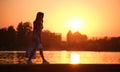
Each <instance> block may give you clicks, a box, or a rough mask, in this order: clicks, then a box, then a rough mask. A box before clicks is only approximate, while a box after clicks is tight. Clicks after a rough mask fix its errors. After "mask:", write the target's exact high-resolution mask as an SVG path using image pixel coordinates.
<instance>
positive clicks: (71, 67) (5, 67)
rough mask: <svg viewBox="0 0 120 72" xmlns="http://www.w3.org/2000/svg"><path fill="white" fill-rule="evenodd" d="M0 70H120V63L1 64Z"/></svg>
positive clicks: (22, 71)
mask: <svg viewBox="0 0 120 72" xmlns="http://www.w3.org/2000/svg"><path fill="white" fill-rule="evenodd" d="M0 72H120V64H76V65H73V64H49V65H43V64H33V65H27V64H1V65H0Z"/></svg>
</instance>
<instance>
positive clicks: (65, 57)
mask: <svg viewBox="0 0 120 72" xmlns="http://www.w3.org/2000/svg"><path fill="white" fill-rule="evenodd" d="M44 56H45V58H46V59H47V60H48V61H49V62H50V63H51V64H120V52H92V51H44ZM27 59H28V58H26V57H25V51H0V64H26V61H27ZM32 61H33V62H34V64H41V63H42V59H41V57H40V55H39V52H36V59H32Z"/></svg>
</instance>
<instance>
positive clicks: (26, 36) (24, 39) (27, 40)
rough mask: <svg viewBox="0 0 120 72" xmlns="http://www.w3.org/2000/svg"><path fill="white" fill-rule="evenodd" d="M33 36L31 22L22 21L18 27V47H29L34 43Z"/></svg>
mask: <svg viewBox="0 0 120 72" xmlns="http://www.w3.org/2000/svg"><path fill="white" fill-rule="evenodd" d="M31 37H32V26H31V23H30V22H25V23H22V22H20V23H19V24H18V27H17V47H19V48H22V49H20V50H24V49H25V48H26V47H29V46H30V44H31V43H32V41H31V39H32V38H31ZM18 50H19V49H18Z"/></svg>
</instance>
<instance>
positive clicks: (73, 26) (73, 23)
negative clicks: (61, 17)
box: [69, 19, 83, 32]
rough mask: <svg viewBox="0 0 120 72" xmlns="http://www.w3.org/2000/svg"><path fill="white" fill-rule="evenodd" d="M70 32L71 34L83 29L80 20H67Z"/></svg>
mask: <svg viewBox="0 0 120 72" xmlns="http://www.w3.org/2000/svg"><path fill="white" fill-rule="evenodd" d="M69 26H70V30H71V31H72V32H76V31H80V30H82V28H83V22H82V21H81V20H80V19H71V20H69Z"/></svg>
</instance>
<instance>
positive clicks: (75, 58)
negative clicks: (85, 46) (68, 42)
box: [70, 52, 80, 64]
mask: <svg viewBox="0 0 120 72" xmlns="http://www.w3.org/2000/svg"><path fill="white" fill-rule="evenodd" d="M70 60H71V62H70V63H71V64H79V63H80V54H77V53H75V52H72V53H71V58H70Z"/></svg>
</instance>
